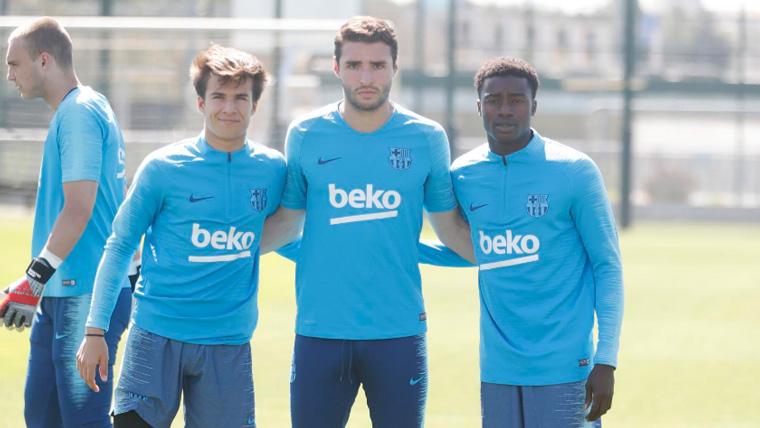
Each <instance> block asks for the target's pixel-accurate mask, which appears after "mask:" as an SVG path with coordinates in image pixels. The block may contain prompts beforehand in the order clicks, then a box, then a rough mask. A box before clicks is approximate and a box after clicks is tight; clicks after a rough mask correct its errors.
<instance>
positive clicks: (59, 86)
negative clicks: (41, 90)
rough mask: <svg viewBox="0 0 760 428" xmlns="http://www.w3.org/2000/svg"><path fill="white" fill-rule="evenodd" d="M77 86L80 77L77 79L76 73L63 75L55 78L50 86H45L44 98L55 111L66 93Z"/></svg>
mask: <svg viewBox="0 0 760 428" xmlns="http://www.w3.org/2000/svg"><path fill="white" fill-rule="evenodd" d="M77 86H79V79H77V76H76V74H74V73H71V74H65V75H62V76H60V77H59V78H57V79H53V81H52V82H51V83H50V84H49V85H48V87H46V88H45V95H43V97H42V98H43V99H44V100H45V103H46V104H47V105H49V106H50V108H51V109H53V111H55V110H57V109H58V106H59V105H60V104H61V102H62V101H63V99H64V98H65V97H66V95H68V93H69V92H71V90H72V89H74V88H76V87H77Z"/></svg>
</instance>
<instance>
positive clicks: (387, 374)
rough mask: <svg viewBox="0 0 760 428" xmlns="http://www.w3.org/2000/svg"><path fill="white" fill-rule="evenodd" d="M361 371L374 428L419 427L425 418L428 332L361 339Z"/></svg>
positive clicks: (359, 358)
mask: <svg viewBox="0 0 760 428" xmlns="http://www.w3.org/2000/svg"><path fill="white" fill-rule="evenodd" d="M357 346H359V348H360V351H359V352H358V361H359V373H360V377H361V380H362V383H363V385H364V391H365V393H366V396H367V405H368V406H369V410H370V417H371V418H372V426H373V427H374V428H417V427H422V426H423V424H424V421H425V401H426V399H427V384H428V371H427V350H426V346H425V336H424V335H419V336H411V337H402V338H398V339H386V340H364V341H358V343H357Z"/></svg>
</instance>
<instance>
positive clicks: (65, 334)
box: [24, 288, 132, 428]
mask: <svg viewBox="0 0 760 428" xmlns="http://www.w3.org/2000/svg"><path fill="white" fill-rule="evenodd" d="M90 299H91V295H90V294H85V295H82V296H74V297H44V298H43V299H42V301H41V302H40V306H39V308H37V313H36V314H35V316H34V322H33V324H32V333H31V336H30V338H29V341H30V344H31V347H30V352H29V368H28V371H27V374H26V387H25V389H24V419H25V420H26V426H27V427H30V428H37V427H40V428H42V427H45V428H47V427H77V428H86V427H93V428H104V427H110V426H111V418H110V417H109V416H108V409H109V408H110V406H111V389H112V385H113V364H114V360H115V359H116V347H117V345H118V343H119V339H120V338H121V334H122V333H123V332H124V329H125V328H126V327H127V325H128V324H129V315H130V308H131V305H132V293H131V292H130V290H129V288H125V289H123V290H122V291H121V294H120V295H119V298H118V300H117V301H116V307H115V308H114V312H113V316H111V324H110V325H109V326H108V332H107V333H106V337H105V339H106V343H107V344H108V353H109V356H110V358H109V361H108V364H109V367H108V381H107V382H102V381H101V380H100V376H96V382H97V383H98V385H99V386H100V392H93V391H92V390H90V388H89V387H88V386H87V384H85V383H84V381H83V380H82V378H81V377H80V376H79V371H78V370H77V367H76V363H77V361H76V354H77V350H78V349H79V345H80V344H81V343H82V339H83V338H84V330H85V328H84V324H85V321H86V320H87V314H88V313H89V312H90Z"/></svg>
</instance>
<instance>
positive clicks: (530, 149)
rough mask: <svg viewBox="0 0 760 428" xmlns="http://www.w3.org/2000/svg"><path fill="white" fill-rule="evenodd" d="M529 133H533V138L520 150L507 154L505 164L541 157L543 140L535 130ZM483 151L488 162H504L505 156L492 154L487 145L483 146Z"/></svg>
mask: <svg viewBox="0 0 760 428" xmlns="http://www.w3.org/2000/svg"><path fill="white" fill-rule="evenodd" d="M531 131H533V137H532V138H531V139H530V141H528V144H527V145H526V146H525V147H523V148H522V149H520V150H518V151H516V152H514V153H510V154H508V155H507V156H506V158H507V162H529V161H531V160H534V159H539V158H540V157H542V154H543V152H544V139H543V137H541V134H539V133H538V131H536V130H535V129H533V128H531ZM485 149H486V151H487V152H488V153H487V157H488V159H489V160H491V161H498V162H503V161H504V157H505V156H502V155H499V154H496V153H494V152H492V151H491V149H490V148H489V147H488V143H486V144H485Z"/></svg>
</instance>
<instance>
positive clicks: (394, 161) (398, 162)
mask: <svg viewBox="0 0 760 428" xmlns="http://www.w3.org/2000/svg"><path fill="white" fill-rule="evenodd" d="M390 162H391V168H394V169H409V167H410V166H412V149H402V148H398V147H391V157H390Z"/></svg>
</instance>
